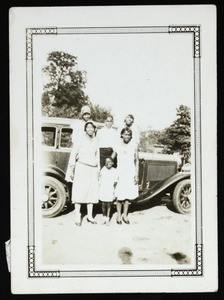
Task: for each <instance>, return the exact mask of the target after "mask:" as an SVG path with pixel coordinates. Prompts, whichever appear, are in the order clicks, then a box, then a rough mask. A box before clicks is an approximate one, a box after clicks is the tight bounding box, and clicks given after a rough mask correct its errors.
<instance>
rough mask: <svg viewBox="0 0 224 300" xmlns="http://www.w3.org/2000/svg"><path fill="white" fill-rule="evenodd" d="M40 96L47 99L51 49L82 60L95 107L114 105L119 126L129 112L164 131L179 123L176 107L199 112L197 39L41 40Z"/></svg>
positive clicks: (37, 60) (37, 48)
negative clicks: (46, 76) (196, 101)
mask: <svg viewBox="0 0 224 300" xmlns="http://www.w3.org/2000/svg"><path fill="white" fill-rule="evenodd" d="M33 49H34V52H33V54H34V98H36V99H35V101H39V99H41V94H42V92H43V83H44V78H43V74H42V72H41V69H42V67H43V66H45V65H46V63H47V54H48V53H50V52H51V51H64V52H67V53H69V54H72V55H74V56H76V57H77V58H78V69H79V70H83V71H86V72H87V84H86V89H85V92H86V94H87V95H88V96H89V98H90V100H91V101H92V102H93V103H94V104H100V105H102V106H106V107H110V108H111V109H112V113H113V115H114V119H115V124H116V125H118V126H119V125H121V124H122V122H123V120H124V118H125V116H126V115H127V114H129V113H131V114H133V115H134V116H135V123H136V125H137V126H139V127H140V128H142V129H143V128H146V127H150V128H152V129H156V130H161V129H164V128H166V127H168V126H170V125H171V123H172V122H173V121H174V120H175V119H176V108H177V107H178V106H179V105H181V104H183V105H188V106H189V107H191V108H193V103H194V88H193V46H192V36H191V35H187V34H185V35H182V34H180V35H179V34H173V35H170V34H167V33H160V34H126V35H124V34H123V35H122V34H113V35H109V34H103V35H100V34H94V35H90V34H85V35H82V34H79V35H74V34H72V35H52V36H46V35H43V36H41V35H40V36H35V39H34V48H33Z"/></svg>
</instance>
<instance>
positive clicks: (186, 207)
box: [173, 179, 191, 214]
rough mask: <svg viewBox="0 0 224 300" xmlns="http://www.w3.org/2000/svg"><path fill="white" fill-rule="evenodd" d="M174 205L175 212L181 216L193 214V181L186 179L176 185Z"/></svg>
mask: <svg viewBox="0 0 224 300" xmlns="http://www.w3.org/2000/svg"><path fill="white" fill-rule="evenodd" d="M173 205H174V208H175V210H176V211H177V212H178V213H181V214H189V213H190V212H191V180H190V179H185V180H182V181H180V182H178V184H177V185H176V187H175V189H174V191H173Z"/></svg>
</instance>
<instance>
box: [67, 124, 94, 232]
mask: <svg viewBox="0 0 224 300" xmlns="http://www.w3.org/2000/svg"><path fill="white" fill-rule="evenodd" d="M84 131H85V134H83V135H82V136H81V135H80V138H79V141H76V143H75V144H74V146H73V149H72V152H71V155H70V159H69V163H68V169H67V173H66V177H65V179H66V180H67V181H73V178H74V183H73V186H72V202H73V203H75V215H76V225H77V226H80V225H81V214H80V209H81V204H87V221H89V222H91V223H92V224H96V221H95V220H94V219H93V216H92V211H93V204H94V203H98V172H99V147H98V141H97V138H96V137H95V131H96V126H95V124H94V123H93V122H92V121H88V122H86V124H85V126H84ZM74 173H75V174H74Z"/></svg>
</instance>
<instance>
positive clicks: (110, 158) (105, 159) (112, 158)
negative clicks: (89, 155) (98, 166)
mask: <svg viewBox="0 0 224 300" xmlns="http://www.w3.org/2000/svg"><path fill="white" fill-rule="evenodd" d="M108 158H109V159H110V160H111V161H112V162H114V160H113V158H112V157H111V156H107V157H106V158H105V162H106V160H107V159H108Z"/></svg>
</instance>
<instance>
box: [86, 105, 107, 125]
mask: <svg viewBox="0 0 224 300" xmlns="http://www.w3.org/2000/svg"><path fill="white" fill-rule="evenodd" d="M89 105H90V108H91V114H92V116H91V118H92V119H93V120H94V121H96V122H104V120H105V119H106V118H107V116H108V115H111V109H110V108H106V107H102V106H100V105H99V104H96V105H94V104H92V103H90V104H89Z"/></svg>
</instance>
